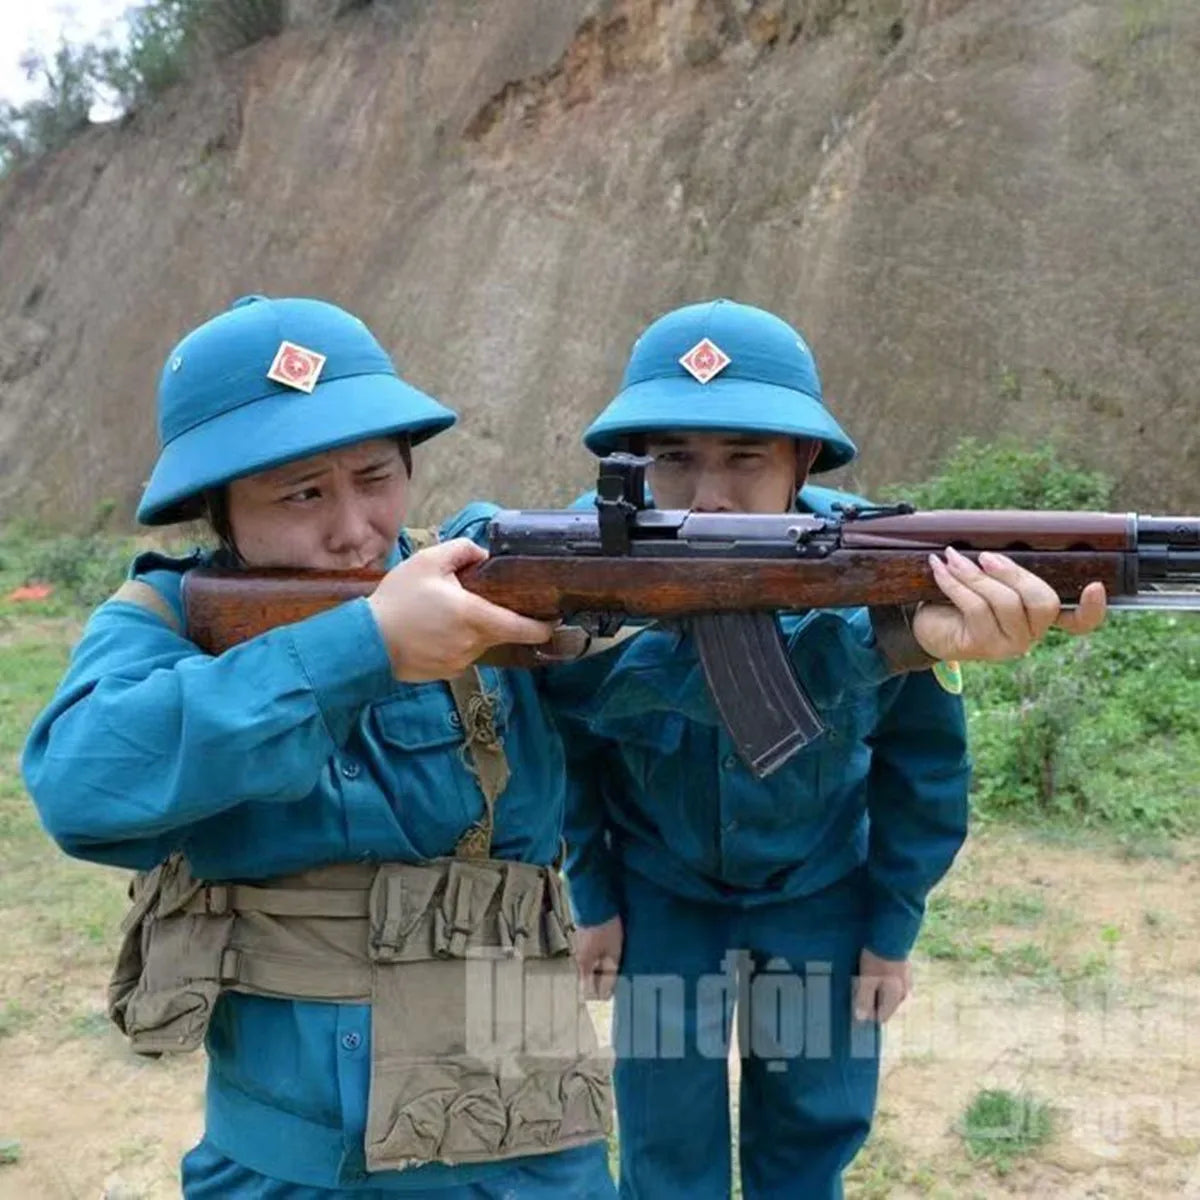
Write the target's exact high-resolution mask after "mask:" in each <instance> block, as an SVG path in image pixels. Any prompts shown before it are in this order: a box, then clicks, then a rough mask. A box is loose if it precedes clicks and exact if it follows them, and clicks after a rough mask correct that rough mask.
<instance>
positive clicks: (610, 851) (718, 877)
mask: <svg viewBox="0 0 1200 1200" xmlns="http://www.w3.org/2000/svg"><path fill="white" fill-rule="evenodd" d="M849 499H853V500H858V499H859V498H858V497H848V496H847V495H846V494H844V493H839V492H836V491H833V490H831V489H828V488H817V487H808V488H805V489H804V491H803V492H802V493H801V496H800V508H801V509H804V510H808V511H815V512H818V513H820V514H823V515H828V514H829V512H830V508H829V506H830V505H831V504H832V503H833V502H834V501H837V500H849ZM587 502H588V498H587V497H584V498H583V500H582V501H581V502H580V503H587ZM780 621H781V625H782V629H783V632H784V636H785V640H786V642H787V646H788V651H789V654H790V657H791V659H792V662H793V665H794V666H795V669H796V671H797V673H798V675H799V678H800V679H801V680H802V681H803V683H804V685H805V687H806V689H807V690H808V693H809V695H810V697H811V698H812V700H813V701H814V702H815V703H816V705H817V707H818V708H819V709H820V711H821V713H822V716H823V717H824V720H825V722H826V724H827V725H828V731H827V732H826V733H825V734H824V735H823V736H821V737H820V738H819V739H818V740H817V741H816V742H815V743H813V744H812V745H810V746H808V747H806V748H805V749H803V750H802V751H800V752H799V753H798V754H797V755H796V756H795V757H794V758H792V759H791V760H790V761H789V762H788V763H787V764H786V765H785V766H784V767H782V768H781V769H780V770H779V771H777V772H776V773H775V774H774V775H772V776H770V777H769V778H767V779H765V780H761V781H760V780H756V779H755V778H754V777H753V776H752V775H751V774H750V773H749V771H748V770H747V769H746V767H745V765H744V764H743V763H742V762H741V760H740V759H739V758H738V756H737V754H736V752H735V749H734V746H733V744H732V742H731V740H730V738H729V736H728V734H727V733H726V731H725V729H724V727H723V726H722V724H721V722H720V719H719V717H718V714H717V711H716V708H715V706H714V704H713V702H712V699H711V697H710V695H709V693H708V689H707V686H706V684H705V680H704V676H703V673H702V671H701V668H700V665H699V662H698V660H697V658H696V655H695V652H694V649H693V647H692V645H691V642H690V639H689V638H687V637H686V636H685V635H683V634H682V633H670V632H666V631H660V630H655V629H649V630H646V631H644V632H642V633H640V634H638V635H637V636H636V637H634V638H633V639H631V640H630V641H629V642H628V643H626V644H624V645H623V646H622V647H621V648H619V649H617V650H615V651H611V652H609V653H608V654H605V655H598V656H596V657H595V658H592V659H588V660H584V661H583V662H580V663H577V664H573V665H569V666H566V667H561V668H558V669H556V671H555V672H554V674H553V676H552V690H553V699H554V702H555V709H556V712H557V713H558V714H559V718H560V720H561V721H562V722H563V727H564V729H565V730H566V732H567V745H568V747H569V749H570V752H571V755H572V757H573V758H575V759H577V760H578V763H579V767H580V770H579V777H580V778H581V779H586V780H587V781H589V783H588V786H587V787H586V788H581V789H579V790H577V791H575V792H574V793H572V795H573V799H572V800H571V802H570V804H569V806H568V812H567V827H566V836H567V843H568V854H567V860H566V870H567V878H568V881H569V884H570V892H571V898H572V903H573V905H574V908H575V913H576V918H577V920H578V921H579V922H580V923H581V924H584V925H596V924H600V923H601V922H603V921H605V920H607V919H608V918H610V917H612V916H614V915H615V914H617V913H618V912H619V911H620V875H621V870H622V869H623V868H627V869H629V870H633V871H636V872H638V873H639V874H641V875H644V876H647V877H648V878H650V879H653V880H654V881H656V882H657V883H658V884H659V885H661V886H664V887H666V888H669V889H670V890H672V891H673V892H675V893H676V894H678V895H680V896H683V897H687V898H691V899H695V900H699V901H706V902H717V903H727V904H734V905H745V906H749V905H759V904H766V903H770V902H772V901H775V900H782V899H793V898H796V897H799V896H804V895H807V894H810V893H812V892H815V891H817V890H819V889H820V888H823V887H826V886H827V885H829V884H831V883H833V882H834V881H836V880H838V879H840V878H842V877H843V876H844V875H846V874H847V873H848V872H850V871H851V870H853V869H855V868H856V867H857V866H859V865H860V864H862V863H864V862H865V863H866V864H867V878H868V886H869V887H870V889H871V918H870V923H869V930H868V939H867V948H869V949H871V950H873V951H874V952H875V953H877V954H879V955H880V956H882V957H884V958H890V959H901V958H905V957H907V955H908V953H909V951H910V950H911V948H912V945H913V943H914V941H915V940H916V937H917V933H918V931H919V929H920V924H921V919H922V917H923V915H924V906H925V897H926V895H927V894H928V892H929V890H930V889H931V888H932V887H933V885H934V884H935V883H936V882H937V881H938V880H939V879H940V878H941V877H942V876H943V875H944V874H945V872H946V871H947V869H948V868H949V867H950V864H951V863H952V862H953V860H954V857H955V855H956V854H957V852H958V850H959V848H960V846H961V845H962V842H963V840H964V838H965V836H966V831H967V809H968V803H967V793H968V785H969V775H970V769H969V762H968V757H967V747H966V727H965V719H964V713H963V705H962V702H961V699H960V697H958V696H954V695H951V694H949V693H948V692H947V691H945V690H943V688H942V687H941V685H940V684H939V683H938V681H937V680H936V678H935V677H934V675H933V673H932V672H929V671H920V672H914V673H912V674H909V675H903V676H897V677H890V678H889V677H888V673H887V670H886V667H885V665H884V663H883V661H882V659H881V656H880V654H879V652H878V650H877V648H876V645H875V639H874V634H873V632H872V629H871V623H870V618H869V614H868V612H867V610H866V609H863V608H854V609H829V610H816V611H810V612H807V613H803V614H786V615H782V616H781V618H780Z"/></svg>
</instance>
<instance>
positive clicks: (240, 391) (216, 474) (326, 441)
mask: <svg viewBox="0 0 1200 1200" xmlns="http://www.w3.org/2000/svg"><path fill="white" fill-rule="evenodd" d="M285 342H286V343H290V344H291V346H293V347H295V350H294V351H289V350H287V349H286V348H285V347H284V343H285ZM296 351H299V353H297V352H296ZM314 355H320V356H324V362H319V361H318V360H317V359H315V358H314V357H313V356H314ZM280 380H289V381H290V382H280ZM455 420H456V417H455V414H454V413H453V412H451V411H450V409H448V408H445V407H443V406H442V405H441V404H439V403H438V402H437V401H436V400H433V399H431V398H430V397H429V396H426V395H425V394H424V393H423V392H420V391H418V390H417V389H416V388H414V387H412V386H411V385H410V384H407V383H405V382H404V380H402V379H401V378H400V377H399V376H398V375H397V374H396V368H395V367H394V366H393V365H392V360H391V359H390V358H389V357H388V355H387V352H386V351H385V350H384V349H383V347H382V346H380V344H379V343H378V342H377V341H376V340H375V338H374V336H373V335H372V334H371V331H370V330H369V329H368V328H367V327H366V325H364V324H363V322H362V321H360V320H359V318H358V317H355V316H353V315H352V314H350V313H348V312H346V311H345V310H344V309H341V308H338V307H337V306H336V305H333V304H328V303H326V302H325V301H323V300H309V299H280V300H273V299H268V298H267V297H265V296H246V297H243V298H242V299H241V300H238V301H236V302H235V303H234V304H233V306H232V307H231V308H230V309H229V310H228V311H226V312H223V313H221V314H220V315H219V316H217V317H213V318H212V319H211V320H210V321H206V322H205V323H204V324H203V325H201V326H200V327H199V328H197V329H194V330H192V332H191V333H189V334H188V335H187V336H186V337H185V338H184V339H183V340H182V341H181V342H180V343H179V344H178V345H177V346H176V347H175V349H174V350H172V351H171V353H170V354H169V355H168V357H167V361H166V363H165V364H164V366H163V370H162V374H161V376H160V378H159V385H158V435H159V443H160V445H161V447H162V449H161V452H160V454H159V456H158V462H157V463H156V464H155V467H154V471H153V473H152V474H151V476H150V481H149V483H147V485H146V490H145V491H144V492H143V494H142V499H141V503H140V504H139V505H138V512H137V517H138V520H139V521H141V522H142V524H144V525H169V524H170V523H171V522H173V521H182V520H187V519H189V518H191V517H194V516H196V515H198V513H199V511H200V508H199V503H198V497H199V495H200V493H201V492H203V491H204V490H205V489H206V488H210V487H216V486H219V485H220V484H224V483H228V482H229V481H230V480H232V479H237V478H240V477H241V476H243V475H253V474H254V473H255V472H257V471H265V470H267V469H269V468H271V467H277V466H279V465H281V464H282V463H286V462H292V461H294V460H295V459H301V458H307V457H309V456H310V455H313V454H319V453H321V452H322V451H324V450H332V449H335V448H336V447H339V446H348V445H351V444H353V443H354V442H361V441H366V440H367V439H368V438H375V437H384V436H387V435H388V434H395V433H407V434H408V435H409V438H410V439H411V441H412V442H413V443H416V442H420V441H424V440H425V439H426V438H429V437H432V436H433V435H434V434H435V433H440V432H441V431H442V430H443V429H448V428H449V427H450V426H451V425H453V424H454V422H455Z"/></svg>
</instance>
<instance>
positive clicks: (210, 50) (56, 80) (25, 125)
mask: <svg viewBox="0 0 1200 1200" xmlns="http://www.w3.org/2000/svg"><path fill="white" fill-rule="evenodd" d="M285 15H286V13H285V6H284V0H145V2H144V3H141V4H137V5H134V6H132V7H131V8H130V9H129V11H128V13H127V14H126V25H127V28H128V36H127V37H126V38H125V39H124V41H123V43H122V44H120V45H93V44H83V45H78V46H72V45H69V44H68V43H67V42H66V41H62V42H61V43H60V44H59V47H58V49H57V50H56V51H55V53H54V54H53V56H51V57H49V58H47V57H46V56H45V55H42V54H40V53H37V52H34V51H30V52H28V53H27V54H26V55H25V57H24V58H23V60H22V64H21V65H22V67H23V69H24V71H25V74H26V77H27V78H28V80H29V81H30V82H31V83H37V84H38V85H39V87H40V95H39V96H37V97H36V98H35V99H33V100H31V101H28V102H27V103H25V104H23V105H13V104H10V103H0V173H2V172H3V171H5V170H7V169H9V168H12V167H15V166H20V165H21V164H23V163H25V162H28V161H30V160H32V159H35V158H38V157H40V156H41V155H43V154H46V153H48V152H50V151H52V150H56V149H58V148H59V147H60V146H62V145H64V144H65V143H66V142H67V141H68V140H70V138H72V137H73V136H74V135H75V134H77V133H79V132H80V131H81V130H83V129H86V128H87V126H88V124H89V118H88V114H89V112H90V111H91V109H92V106H93V105H94V104H96V103H97V102H98V101H100V100H107V101H110V102H114V103H116V104H117V105H118V106H119V107H120V108H121V109H123V110H124V111H127V112H128V111H130V110H133V109H136V108H139V107H141V106H142V105H144V104H146V103H147V102H149V101H151V100H153V99H154V98H155V97H157V96H160V95H162V93H163V92H165V91H166V90H167V89H168V88H170V87H173V86H174V85H175V84H176V83H178V82H180V81H181V80H182V79H184V78H186V77H187V76H188V75H189V74H191V73H193V72H195V71H196V70H197V69H198V68H199V67H200V66H201V65H202V64H203V63H205V62H210V61H212V60H213V59H214V58H221V57H224V56H225V55H228V54H232V53H234V52H236V51H238V50H241V49H243V48H245V47H246V46H251V45H253V44H254V43H256V42H259V41H262V40H263V39H264V38H268V37H274V36H275V35H277V34H279V33H281V32H282V31H283V27H284V19H285Z"/></svg>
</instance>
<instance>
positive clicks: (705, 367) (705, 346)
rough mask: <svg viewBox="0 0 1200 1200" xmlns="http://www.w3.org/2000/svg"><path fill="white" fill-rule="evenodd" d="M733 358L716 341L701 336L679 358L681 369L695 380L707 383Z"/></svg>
mask: <svg viewBox="0 0 1200 1200" xmlns="http://www.w3.org/2000/svg"><path fill="white" fill-rule="evenodd" d="M732 361H733V360H732V359H731V358H730V357H729V355H728V354H726V353H725V351H724V350H722V349H721V347H720V346H718V345H717V344H716V342H714V341H711V340H710V339H709V338H701V339H700V341H698V342H697V343H696V344H695V345H694V346H693V347H692V348H691V349H690V350H689V351H688V352H687V353H686V354H685V355H684V356H683V357H682V358H681V359H680V360H679V362H680V365H681V366H682V367H683V369H684V370H685V371H686V372H687V373H688V374H689V375H690V376H691V377H692V378H693V379H694V380H695V381H696V382H697V383H708V381H709V380H710V379H714V378H715V377H716V376H718V375H719V374H720V373H721V372H722V371H723V370H725V368H726V367H727V366H729V364H730V363H731V362H732Z"/></svg>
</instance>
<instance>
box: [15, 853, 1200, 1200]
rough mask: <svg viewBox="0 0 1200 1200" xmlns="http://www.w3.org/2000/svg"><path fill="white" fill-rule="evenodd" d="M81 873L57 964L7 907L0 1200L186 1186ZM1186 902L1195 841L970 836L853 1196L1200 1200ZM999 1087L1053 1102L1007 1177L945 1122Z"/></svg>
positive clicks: (1192, 920)
mask: <svg viewBox="0 0 1200 1200" xmlns="http://www.w3.org/2000/svg"><path fill="white" fill-rule="evenodd" d="M79 872H80V874H79V875H78V880H79V886H80V887H86V888H87V889H89V892H88V894H89V896H90V897H91V898H92V902H93V903H91V905H90V906H91V908H92V909H93V910H94V911H95V912H96V914H97V922H98V927H97V932H96V934H95V936H94V937H92V938H90V939H88V938H85V939H84V940H83V941H82V942H79V941H78V940H76V941H75V942H71V941H70V939H68V940H67V943H66V946H67V948H65V949H63V950H61V951H57V952H54V953H49V954H48V953H47V952H46V951H45V949H44V948H42V947H44V945H45V941H44V939H38V938H34V937H32V936H31V935H30V933H29V931H30V930H31V929H38V928H43V929H44V928H45V924H44V919H43V918H44V911H43V914H42V915H41V917H39V919H37V920H34V919H30V914H29V913H24V912H23V911H22V910H21V909H20V908H16V907H7V908H5V909H4V911H2V912H0V923H2V925H3V930H2V931H3V935H4V944H5V946H6V950H5V954H4V958H3V961H2V963H0V1080H2V1081H3V1086H2V1088H0V1143H5V1142H10V1141H16V1142H18V1143H19V1144H20V1148H19V1159H18V1161H17V1162H15V1163H10V1164H8V1165H3V1166H0V1197H2V1198H4V1200H8V1198H10V1197H11V1198H12V1200H31V1198H36V1200H67V1198H71V1200H76V1198H81V1200H98V1198H99V1197H102V1196H108V1197H109V1200H158V1198H160V1197H163V1198H165V1197H170V1196H177V1195H178V1182H177V1180H178V1176H177V1170H178V1160H179V1157H180V1155H181V1154H182V1153H183V1152H184V1151H185V1150H186V1149H187V1147H189V1146H190V1145H191V1144H193V1143H194V1141H195V1140H196V1138H197V1137H198V1135H199V1132H200V1126H201V1093H202V1087H203V1065H202V1062H201V1060H200V1059H199V1058H192V1059H189V1060H186V1061H170V1060H159V1061H140V1060H137V1059H135V1058H133V1057H132V1056H131V1055H129V1054H127V1053H126V1051H125V1050H124V1047H123V1045H122V1044H121V1042H120V1040H119V1038H118V1037H117V1035H116V1034H115V1032H113V1031H111V1030H110V1029H109V1028H108V1026H107V1024H106V1022H105V1021H104V1019H103V1016H102V1013H101V1006H102V997H103V988H104V982H105V978H106V971H107V963H106V957H107V954H108V952H109V937H108V935H107V934H106V933H103V932H100V928H101V923H100V918H101V917H103V918H104V922H103V926H102V927H103V928H109V926H108V925H107V921H108V919H109V915H110V914H111V913H112V911H114V908H116V907H119V892H120V878H119V876H117V875H115V874H113V875H109V874H108V873H103V872H97V871H95V870H94V869H91V868H85V867H80V868H79ZM72 877H73V878H74V877H75V876H74V869H73V868H72ZM1198 895H1200V845H1195V844H1185V845H1177V846H1176V847H1175V848H1174V851H1173V853H1172V855H1171V856H1170V857H1166V858H1162V857H1159V858H1145V859H1140V860H1137V859H1128V858H1122V857H1121V856H1119V855H1118V854H1117V853H1116V852H1114V851H1112V850H1111V849H1109V850H1094V849H1093V850H1089V849H1086V848H1079V847H1075V848H1072V847H1070V846H1066V845H1052V844H1046V843H1043V842H1038V841H1037V840H1034V839H1032V838H1027V837H1020V836H1016V835H1012V834H997V833H991V834H987V835H983V836H976V837H975V838H974V840H973V841H972V843H971V845H970V847H969V848H968V850H967V851H966V852H965V853H964V855H963V857H962V859H961V860H960V862H959V864H958V866H957V868H956V871H955V873H954V876H953V878H952V881H951V882H950V883H949V884H948V885H947V887H946V888H945V889H944V890H943V892H942V893H940V894H939V898H938V902H937V903H936V904H935V905H934V906H933V911H932V912H931V916H930V919H929V922H928V926H927V932H926V935H925V938H924V939H923V943H922V946H923V953H922V954H921V956H920V958H919V961H918V963H917V991H916V994H915V995H914V996H913V997H912V998H911V1000H910V1001H909V1003H908V1004H907V1005H906V1007H905V1009H904V1010H902V1015H901V1016H899V1017H898V1018H897V1019H896V1021H895V1023H894V1024H893V1026H892V1027H891V1029H890V1034H889V1040H888V1046H887V1051H886V1058H885V1078H884V1083H883V1089H882V1097H881V1105H880V1114H879V1120H878V1122H877V1127H876V1132H875V1134H874V1136H873V1138H872V1142H871V1144H870V1145H869V1146H868V1148H867V1150H866V1151H865V1152H864V1154H863V1155H862V1156H861V1157H860V1159H859V1161H858V1163H857V1164H856V1166H855V1168H854V1171H853V1174H852V1179H851V1184H850V1187H849V1188H848V1194H849V1195H851V1196H857V1197H860V1198H868V1200H874V1198H876V1197H898V1198H906V1197H914V1198H915V1197H929V1196H933V1197H945V1198H946V1200H949V1198H951V1197H953V1198H955V1200H957V1198H960V1197H981V1198H984V1197H987V1198H990V1197H1009V1196H1021V1197H1024V1196H1046V1197H1055V1198H1056V1200H1058V1198H1063V1200H1073V1198H1076V1197H1078V1198H1080V1200H1082V1198H1083V1197H1104V1198H1106V1200H1108V1198H1111V1200H1117V1198H1124V1197H1128V1198H1130V1200H1134V1198H1137V1200H1142V1198H1143V1197H1146V1196H1177V1197H1185V1198H1186V1197H1194V1198H1196V1200H1200V1024H1198V1021H1200V905H1198V904H1197V896H1198ZM74 903H78V901H74ZM934 956H936V957H934ZM605 1015H606V1014H604V1013H603V1012H599V1013H598V1016H600V1017H601V1024H602V1027H603V1026H604V1025H605V1024H606V1022H605V1020H604V1017H605ZM993 1086H997V1087H1007V1088H1012V1089H1014V1090H1019V1089H1021V1088H1027V1089H1030V1090H1031V1091H1032V1092H1034V1093H1035V1094H1037V1095H1038V1096H1040V1097H1042V1098H1044V1099H1047V1100H1049V1101H1051V1102H1052V1103H1053V1104H1054V1106H1055V1108H1056V1110H1057V1111H1058V1114H1059V1117H1058V1127H1057V1133H1056V1136H1055V1138H1054V1140H1053V1141H1052V1142H1051V1143H1050V1144H1049V1145H1048V1146H1047V1147H1045V1148H1043V1150H1042V1151H1040V1152H1039V1153H1038V1154H1037V1156H1036V1157H1035V1158H1034V1159H1032V1160H1030V1161H1027V1162H1025V1163H1022V1164H1018V1165H1016V1166H1014V1168H1013V1169H1012V1171H1011V1172H1010V1173H1009V1174H1007V1175H1005V1176H1001V1175H998V1174H997V1173H996V1172H995V1171H993V1170H992V1169H991V1168H990V1167H988V1166H986V1165H981V1164H976V1163H973V1162H972V1161H971V1160H970V1159H969V1158H968V1156H967V1155H966V1153H965V1152H964V1149H963V1144H962V1141H961V1139H960V1138H959V1137H958V1135H957V1134H956V1133H955V1131H954V1124H955V1122H956V1120H958V1118H959V1117H960V1116H961V1114H962V1113H963V1111H964V1109H965V1107H966V1105H967V1103H968V1102H969V1100H970V1098H971V1096H972V1095H973V1094H974V1093H975V1092H976V1091H977V1090H978V1089H979V1088H982V1087H993ZM0 1157H3V1154H2V1153H0Z"/></svg>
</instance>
